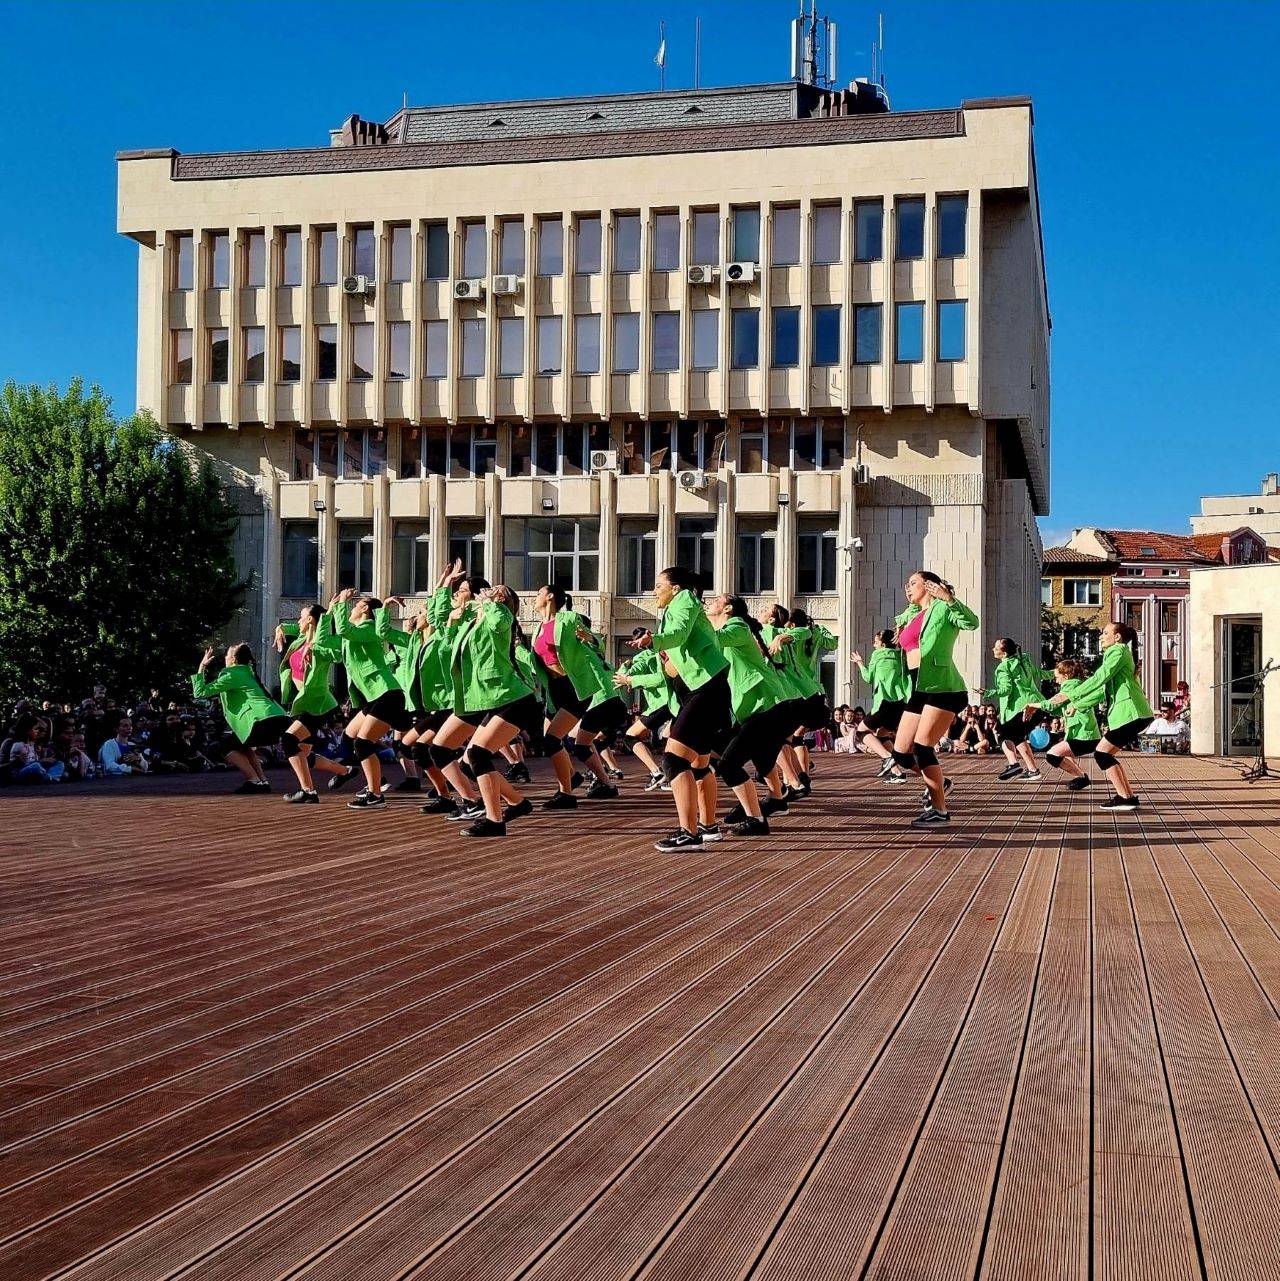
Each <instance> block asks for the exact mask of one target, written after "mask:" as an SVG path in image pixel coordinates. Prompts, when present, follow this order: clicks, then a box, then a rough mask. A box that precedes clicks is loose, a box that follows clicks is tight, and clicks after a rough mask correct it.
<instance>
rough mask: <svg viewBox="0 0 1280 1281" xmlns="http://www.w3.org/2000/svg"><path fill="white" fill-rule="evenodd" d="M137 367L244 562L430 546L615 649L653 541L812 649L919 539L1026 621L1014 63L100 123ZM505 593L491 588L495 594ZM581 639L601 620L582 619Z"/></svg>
mask: <svg viewBox="0 0 1280 1281" xmlns="http://www.w3.org/2000/svg"><path fill="white" fill-rule="evenodd" d="M118 164H119V230H120V231H121V232H122V233H123V234H125V235H127V236H129V237H130V238H132V239H133V240H134V241H136V243H137V245H138V300H139V305H138V311H139V330H138V400H139V404H140V405H141V406H145V407H146V408H149V409H150V410H151V411H152V412H153V413H154V414H155V415H156V417H157V418H158V419H159V421H160V422H161V423H162V424H163V425H164V426H165V427H166V428H167V429H168V430H170V431H172V432H173V433H175V434H176V435H178V436H180V437H181V438H182V439H183V440H184V441H185V442H188V443H189V444H190V446H192V447H193V448H195V449H196V450H199V451H202V452H204V453H206V454H209V455H211V456H212V457H213V458H214V459H215V460H217V462H218V463H219V465H220V467H221V468H222V470H223V472H224V474H225V476H226V477H227V479H228V480H229V481H230V482H231V484H232V486H233V491H234V493H235V494H236V498H237V502H238V504H239V509H240V512H241V528H240V534H239V538H238V544H237V546H238V555H239V557H240V560H241V564H242V566H243V568H244V571H245V573H246V575H247V576H250V577H251V580H252V588H251V591H250V593H249V598H248V601H247V605H246V610H245V614H244V617H243V618H242V619H240V620H238V621H237V623H236V624H234V626H235V628H236V630H237V631H238V633H239V634H241V635H246V636H248V637H250V638H251V639H252V640H253V641H254V642H255V643H256V644H257V645H258V646H259V647H260V648H261V649H262V651H263V654H264V657H265V655H266V650H267V647H268V644H269V640H270V636H271V633H272V630H273V628H274V626H275V623H276V622H277V620H279V619H281V618H285V617H289V616H292V615H294V614H295V613H296V611H297V608H298V606H299V604H300V603H302V602H304V601H308V600H312V599H317V598H319V599H327V598H328V597H329V595H330V594H331V593H332V592H334V591H335V590H336V589H337V588H339V587H340V586H348V585H354V586H357V587H359V588H360V589H361V590H364V591H371V592H373V593H375V594H378V595H389V594H392V593H396V594H403V595H405V596H407V597H420V596H422V595H423V594H424V593H425V592H427V591H428V590H429V589H430V587H431V585H432V584H433V582H434V580H435V577H436V575H437V574H438V573H439V571H440V570H441V569H442V567H443V566H444V565H445V564H446V563H447V561H448V560H449V559H450V558H451V557H453V556H455V555H460V556H463V557H464V558H465V559H466V560H467V561H468V563H469V564H470V565H471V566H473V567H474V568H475V569H476V570H477V571H481V572H484V573H485V574H487V576H489V577H490V578H491V579H493V580H495V581H497V580H501V581H505V582H507V583H508V584H510V585H511V586H512V587H514V588H515V589H516V590H517V591H524V592H530V593H531V592H532V590H533V589H534V588H536V587H537V586H538V585H539V584H541V583H543V582H546V581H553V582H557V583H560V584H562V585H564V586H565V587H567V588H569V589H570V590H572V591H573V593H574V596H575V598H576V602H577V604H578V607H579V608H580V609H581V610H582V611H583V612H585V613H586V614H588V615H589V616H590V617H591V619H592V620H593V622H594V624H595V626H596V627H597V629H598V630H601V631H603V632H605V633H606V634H607V635H608V636H609V637H610V639H611V643H612V644H614V645H616V642H617V640H618V639H619V638H620V637H622V636H624V635H627V634H629V633H630V631H631V629H632V628H633V627H634V626H635V625H636V624H637V623H647V622H651V621H652V619H653V610H652V605H651V601H650V599H649V596H648V593H649V590H650V589H651V587H652V582H653V577H654V574H655V572H656V571H657V570H658V569H661V568H662V567H663V566H664V565H666V564H670V563H673V562H676V561H680V562H683V563H686V564H689V565H691V566H692V567H694V568H696V569H698V570H700V571H701V572H702V573H703V574H704V575H705V576H706V578H707V580H708V581H709V583H710V584H711V585H712V586H713V587H714V589H715V590H718V591H719V590H733V591H738V592H741V593H742V594H743V595H745V596H747V597H749V598H751V599H752V601H753V602H758V603H763V602H765V601H773V600H775V599H776V600H781V601H783V602H784V603H788V604H791V605H799V606H802V607H803V608H805V609H807V610H808V611H809V612H810V613H811V614H813V615H814V617H815V618H817V619H819V620H821V621H822V622H823V623H824V624H826V625H827V626H829V627H830V628H831V629H832V630H833V631H835V632H836V633H837V634H838V636H839V638H840V648H839V650H838V652H837V653H836V654H834V655H832V656H830V661H829V665H828V667H827V669H826V676H827V680H828V684H829V687H830V688H831V690H832V692H833V693H834V695H835V697H836V698H837V699H838V700H840V701H844V700H848V701H855V700H857V699H860V698H864V697H865V696H866V691H865V690H864V689H862V688H861V687H860V686H859V685H858V683H857V681H856V680H853V679H851V678H850V671H849V652H850V650H851V649H853V648H858V647H862V648H866V647H867V646H868V645H869V643H870V638H871V633H872V632H873V631H874V630H875V629H877V628H880V627H883V626H885V625H887V624H889V623H890V622H891V620H892V617H893V615H894V614H895V613H896V612H897V611H898V610H899V609H900V608H901V605H902V586H901V585H902V583H903V581H904V579H905V578H906V577H907V575H908V574H909V573H910V572H911V571H912V570H913V569H915V568H917V567H919V566H925V567H930V568H933V569H935V570H937V571H938V572H940V573H942V574H943V575H945V576H946V577H948V578H949V579H951V580H952V581H953V582H954V583H955V584H956V588H957V591H958V593H959V594H960V596H961V597H962V598H963V599H965V600H966V601H968V602H969V603H971V604H972V605H973V606H974V608H975V609H977V611H978V612H979V614H980V615H981V617H982V629H981V631H980V632H978V633H976V634H972V635H969V636H966V637H964V638H963V640H962V645H961V650H960V661H961V663H962V666H963V668H964V669H965V671H966V674H968V675H970V676H971V677H972V680H973V683H974V684H978V683H979V681H980V679H981V678H982V675H983V672H984V669H985V667H986V666H987V656H988V651H989V645H990V641H991V639H992V638H993V637H995V636H997V635H1001V634H1010V635H1013V636H1016V637H1020V638H1022V639H1024V641H1025V642H1026V643H1029V644H1034V643H1035V642H1036V640H1037V637H1038V632H1039V618H1038V611H1039V590H1038V583H1039V579H1040V559H1041V548H1040V542H1039V537H1038V534H1037V530H1036V524H1035V515H1036V514H1037V513H1043V512H1045V511H1046V510H1047V508H1048V487H1049V366H1048V337H1049V313H1048V304H1047V298H1046V287H1045V275H1044V265H1043V254H1042V247H1041V238H1040V217H1039V208H1038V200H1037V191H1036V172H1035V158H1034V151H1033V145H1032V112H1031V105H1030V103H1029V102H1028V101H1027V100H1025V99H985V100H978V101H970V102H965V103H963V104H962V105H961V106H959V107H953V108H947V109H945V110H931V111H912V112H889V111H886V110H884V104H883V102H882V100H881V99H880V98H879V97H878V96H877V95H876V94H874V93H872V92H868V90H867V87H866V86H865V85H858V84H855V85H853V86H851V87H850V89H848V90H838V91H832V90H824V89H819V88H815V87H813V86H811V85H806V84H801V83H798V82H785V83H781V84H764V85H751V86H745V87H739V88H729V89H701V90H680V91H670V92H664V93H637V94H619V95H611V96H604V97H594V98H567V99H564V98H562V99H552V100H541V101H524V102H498V103H487V104H481V105H466V106H449V107H432V108H406V109H405V110H403V111H400V112H398V113H397V114H396V115H395V116H394V117H392V119H390V120H389V121H387V122H386V123H385V124H375V123H371V122H368V121H364V120H361V119H360V118H358V117H352V118H350V119H349V120H348V121H347V122H346V124H345V125H344V126H343V127H342V128H341V129H340V130H337V131H334V133H333V134H332V135H331V137H330V145H329V146H327V147H322V148H316V149H294V150H276V151H254V152H228V153H217V154H207V155H183V154H180V153H178V152H175V151H172V150H159V151H156V150H152V151H128V152H121V153H120V154H119V157H118ZM526 604H527V602H526ZM615 652H616V651H615Z"/></svg>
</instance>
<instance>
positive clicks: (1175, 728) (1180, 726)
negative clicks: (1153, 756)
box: [1143, 703, 1191, 755]
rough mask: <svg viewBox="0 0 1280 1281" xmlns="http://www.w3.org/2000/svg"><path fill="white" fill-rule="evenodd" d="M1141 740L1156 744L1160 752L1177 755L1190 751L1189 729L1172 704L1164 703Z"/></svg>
mask: <svg viewBox="0 0 1280 1281" xmlns="http://www.w3.org/2000/svg"><path fill="white" fill-rule="evenodd" d="M1143 738H1149V739H1152V740H1155V741H1156V742H1158V749H1157V750H1159V751H1161V752H1166V753H1172V754H1175V755H1178V754H1181V753H1183V752H1186V751H1188V750H1189V749H1190V745H1191V744H1190V740H1191V727H1190V726H1189V725H1188V724H1187V722H1186V721H1184V720H1183V719H1182V717H1181V716H1179V715H1178V709H1177V707H1176V706H1174V704H1173V703H1164V704H1162V705H1161V708H1160V715H1159V716H1157V717H1156V718H1155V720H1153V721H1152V722H1151V724H1150V726H1149V727H1148V728H1147V730H1146V732H1145V733H1144V734H1143Z"/></svg>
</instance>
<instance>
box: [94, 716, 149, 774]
mask: <svg viewBox="0 0 1280 1281" xmlns="http://www.w3.org/2000/svg"><path fill="white" fill-rule="evenodd" d="M98 765H99V766H100V768H101V770H102V774H103V777H104V778H121V777H123V776H125V775H129V774H146V773H148V772H149V769H150V767H149V766H148V765H147V762H146V759H145V758H144V757H143V755H142V752H141V751H140V750H139V749H138V746H137V744H136V743H135V742H134V741H133V722H132V721H131V720H130V719H129V717H127V716H122V717H120V719H119V720H118V721H117V722H116V730H115V734H114V735H113V736H112V737H111V738H109V739H107V740H106V742H105V743H103V744H102V746H101V748H99V749H98Z"/></svg>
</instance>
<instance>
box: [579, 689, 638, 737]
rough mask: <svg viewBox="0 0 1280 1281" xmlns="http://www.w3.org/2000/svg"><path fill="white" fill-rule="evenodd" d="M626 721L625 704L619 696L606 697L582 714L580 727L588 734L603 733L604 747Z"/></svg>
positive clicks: (618, 732)
mask: <svg viewBox="0 0 1280 1281" xmlns="http://www.w3.org/2000/svg"><path fill="white" fill-rule="evenodd" d="M626 723H627V705H626V703H624V702H623V701H622V699H620V698H606V699H605V700H604V702H602V703H597V704H596V705H595V706H594V707H588V708H587V710H586V711H585V712H583V714H582V722H581V728H582V729H584V730H586V731H587V733H588V734H603V735H604V736H605V739H606V742H605V743H604V746H605V747H606V748H608V747H610V746H612V744H613V741H614V740H615V739H616V738H617V737H618V735H619V734H620V733H622V730H623V728H624V727H625V726H626Z"/></svg>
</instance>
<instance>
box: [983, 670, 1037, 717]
mask: <svg viewBox="0 0 1280 1281" xmlns="http://www.w3.org/2000/svg"><path fill="white" fill-rule="evenodd" d="M1051 680H1053V673H1052V672H1051V671H1045V669H1044V668H1043V667H1037V666H1036V664H1035V663H1033V662H1032V661H1031V660H1030V659H1029V658H1028V657H1027V656H1026V655H1025V654H1012V655H1010V657H1008V658H1002V659H1001V660H1000V661H999V662H998V663H997V664H996V678H995V686H994V688H992V689H984V690H983V691H982V697H983V698H985V699H994V700H995V701H996V703H997V704H998V705H999V711H1000V719H1001V720H1002V721H1008V720H1012V719H1013V718H1014V717H1015V716H1016V715H1017V714H1018V713H1019V712H1020V711H1022V709H1023V708H1024V707H1026V705H1027V704H1028V703H1038V702H1040V701H1041V700H1042V699H1043V698H1044V695H1043V694H1042V693H1041V692H1040V682H1041V681H1051Z"/></svg>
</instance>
